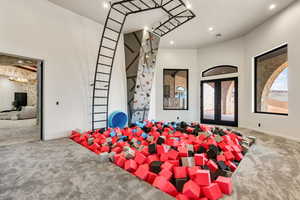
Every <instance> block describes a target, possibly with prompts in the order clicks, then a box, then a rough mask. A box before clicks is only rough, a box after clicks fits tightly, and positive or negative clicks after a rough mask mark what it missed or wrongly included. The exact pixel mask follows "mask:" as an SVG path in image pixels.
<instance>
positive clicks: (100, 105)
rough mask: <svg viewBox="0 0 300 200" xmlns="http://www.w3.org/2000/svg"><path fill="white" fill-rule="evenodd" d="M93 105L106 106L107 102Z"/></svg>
mask: <svg viewBox="0 0 300 200" xmlns="http://www.w3.org/2000/svg"><path fill="white" fill-rule="evenodd" d="M94 106H107V104H95V105H94Z"/></svg>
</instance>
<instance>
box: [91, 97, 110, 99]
mask: <svg viewBox="0 0 300 200" xmlns="http://www.w3.org/2000/svg"><path fill="white" fill-rule="evenodd" d="M94 98H95V99H107V98H108V97H103V96H95V97H94Z"/></svg>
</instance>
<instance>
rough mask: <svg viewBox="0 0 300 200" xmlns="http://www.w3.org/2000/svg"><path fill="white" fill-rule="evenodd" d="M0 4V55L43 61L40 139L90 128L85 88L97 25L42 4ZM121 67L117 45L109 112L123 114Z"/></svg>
mask: <svg viewBox="0 0 300 200" xmlns="http://www.w3.org/2000/svg"><path fill="white" fill-rule="evenodd" d="M0 4H1V6H0V27H1V29H0V44H1V45H0V52H2V53H9V54H16V55H21V56H26V57H32V58H39V59H42V60H44V61H45V63H44V135H45V139H54V138H59V137H64V136H67V135H68V134H69V131H71V130H72V129H75V128H80V129H83V130H88V129H90V121H91V120H90V117H91V116H90V112H91V93H92V88H91V86H90V84H91V83H92V80H93V75H94V67H95V64H96V55H97V52H98V46H99V42H100V38H101V37H100V35H101V33H102V31H101V29H102V26H101V25H100V24H97V23H96V22H94V21H91V20H89V19H87V18H84V17H82V16H79V15H76V14H74V13H72V12H70V11H68V10H65V9H63V8H61V7H58V6H56V5H54V4H52V3H50V2H48V1H46V0H1V2H0ZM120 44H123V42H122V40H121V42H120ZM124 65H125V63H124V47H123V45H119V49H118V51H117V57H116V64H115V69H114V74H113V77H112V80H113V82H112V84H113V85H112V86H111V89H112V90H111V91H117V92H112V96H111V97H110V100H111V102H110V108H113V109H119V110H123V111H127V109H126V99H124V98H125V96H126V95H125V94H126V88H125V86H124V85H125V83H126V80H124V74H125V72H124V69H125V67H124ZM117 68H118V69H117ZM56 101H59V102H60V105H59V106H56V104H55V102H56Z"/></svg>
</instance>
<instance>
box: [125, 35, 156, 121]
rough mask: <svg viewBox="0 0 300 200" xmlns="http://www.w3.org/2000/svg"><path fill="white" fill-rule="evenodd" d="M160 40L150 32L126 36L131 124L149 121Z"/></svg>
mask: <svg viewBox="0 0 300 200" xmlns="http://www.w3.org/2000/svg"><path fill="white" fill-rule="evenodd" d="M159 41H160V38H159V37H158V36H156V35H154V34H152V33H150V32H148V31H143V30H141V31H137V32H133V33H128V34H125V35H124V43H125V62H126V75H127V96H128V97H127V99H128V114H129V122H131V123H134V122H136V121H142V120H146V119H148V114H149V108H150V103H151V102H150V101H151V89H152V84H153V76H154V70H155V64H156V56H157V52H158V47H159Z"/></svg>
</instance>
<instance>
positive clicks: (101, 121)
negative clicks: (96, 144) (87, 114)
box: [93, 120, 107, 123]
mask: <svg viewBox="0 0 300 200" xmlns="http://www.w3.org/2000/svg"><path fill="white" fill-rule="evenodd" d="M106 121H107V120H95V121H93V122H94V123H95V122H106Z"/></svg>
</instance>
